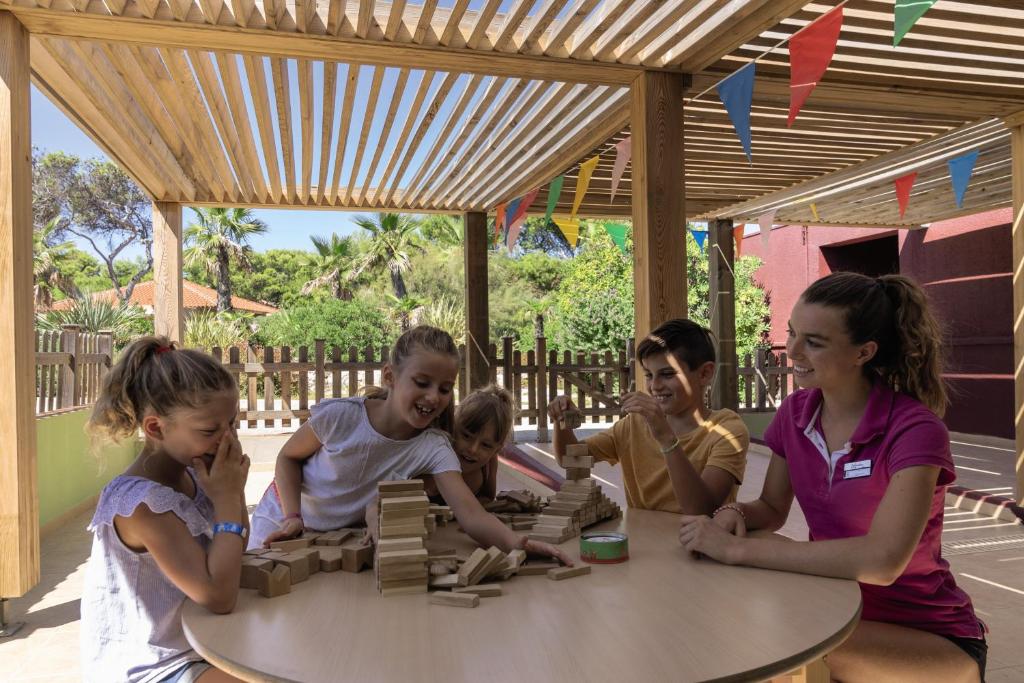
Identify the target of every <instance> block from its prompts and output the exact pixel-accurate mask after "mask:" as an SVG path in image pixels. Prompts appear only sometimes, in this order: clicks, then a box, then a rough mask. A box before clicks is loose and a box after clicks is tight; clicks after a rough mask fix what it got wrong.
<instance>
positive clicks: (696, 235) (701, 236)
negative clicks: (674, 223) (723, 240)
mask: <svg viewBox="0 0 1024 683" xmlns="http://www.w3.org/2000/svg"><path fill="white" fill-rule="evenodd" d="M690 234H691V235H693V239H694V240H696V242H697V246H698V247H700V253H702V254H703V253H704V241H705V240H707V238H708V231H707V230H691V231H690Z"/></svg>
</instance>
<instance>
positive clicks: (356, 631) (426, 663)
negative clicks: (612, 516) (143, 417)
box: [182, 510, 861, 683]
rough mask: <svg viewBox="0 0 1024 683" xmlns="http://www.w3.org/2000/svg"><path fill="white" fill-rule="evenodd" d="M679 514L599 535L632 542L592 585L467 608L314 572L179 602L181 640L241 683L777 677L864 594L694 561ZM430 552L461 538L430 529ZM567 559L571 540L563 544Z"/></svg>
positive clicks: (809, 656)
mask: <svg viewBox="0 0 1024 683" xmlns="http://www.w3.org/2000/svg"><path fill="white" fill-rule="evenodd" d="M677 527H678V517H677V516H676V515H671V514H668V513H659V512H648V511H640V510H629V511H628V513H627V518H626V519H624V520H616V521H614V522H609V523H605V524H602V525H600V526H598V527H595V528H602V529H618V530H620V531H625V532H626V533H628V534H629V544H630V556H631V557H630V560H629V561H627V562H624V563H622V564H613V565H594V567H593V572H592V573H591V574H590V575H589V576H581V577H577V578H573V579H568V580H565V581H558V582H556V581H550V580H549V579H547V577H545V576H543V575H541V576H520V577H514V578H512V579H511V580H509V581H506V582H505V583H504V584H503V589H504V595H502V596H501V597H497V598H484V599H482V600H481V602H480V606H479V607H477V608H475V609H464V608H458V607H445V606H441V605H432V604H430V603H429V602H428V600H427V596H426V595H409V596H397V597H388V598H383V597H380V596H379V595H378V594H377V591H376V589H375V587H374V577H373V572H372V571H364V572H362V573H360V574H349V573H344V572H333V573H330V574H324V573H318V574H315V575H314V576H313V577H311V578H310V579H309V580H308V581H306V582H303V583H300V584H297V585H295V586H292V593H291V594H289V595H286V596H282V597H279V598H273V599H266V598H262V597H260V596H259V595H258V594H257V593H256V592H255V591H250V590H243V591H242V592H241V594H240V595H239V599H238V606H237V607H236V608H235V611H234V612H233V613H232V614H229V615H216V614H212V613H210V612H208V611H206V610H205V609H203V608H201V607H198V606H197V605H195V604H194V603H191V602H187V603H186V605H185V608H184V611H183V616H182V622H183V624H184V627H185V635H186V636H187V637H188V640H189V642H190V643H191V644H192V646H193V647H195V649H196V651H198V652H199V653H200V654H201V655H203V656H204V657H205V658H206V659H207V660H208V661H210V662H211V663H213V664H214V665H216V666H218V667H220V668H222V669H224V670H225V671H228V672H230V673H232V674H234V675H235V676H238V677H240V678H243V679H246V680H250V681H265V680H270V681H310V682H311V681H358V682H359V683H363V682H366V681H394V682H396V683H411V682H413V681H438V682H441V683H460V682H462V681H487V682H489V683H490V682H492V681H510V682H514V683H539V682H541V681H588V682H589V681H623V682H628V681H644V682H645V683H647V682H653V681H674V682H678V681H708V680H715V681H719V680H721V681H726V680H761V679H766V678H769V677H771V676H775V675H780V674H784V673H786V672H788V671H790V670H792V669H795V668H798V667H800V666H803V665H804V664H806V663H808V662H810V661H812V660H814V659H816V658H818V657H820V656H821V655H823V654H825V653H827V652H828V651H830V650H831V649H832V648H834V647H835V646H836V645H838V644H839V643H841V642H842V641H843V640H844V639H845V638H846V636H848V635H849V634H850V632H851V631H852V630H853V628H854V627H855V626H856V623H857V620H858V617H859V615H860V604H861V600H860V590H859V589H858V587H857V584H856V583H855V582H853V581H845V580H839V579H825V578H819V577H812V576H803V575H799V574H789V573H784V572H773V571H765V570H760V569H750V568H745V567H728V566H724V565H720V564H718V563H716V562H714V561H711V560H707V559H703V560H696V559H693V558H691V557H690V556H689V555H688V554H687V553H686V552H685V551H684V550H683V548H682V547H681V546H680V545H679V541H678V540H677V534H676V531H677ZM428 545H430V546H436V547H444V546H447V547H452V546H455V547H457V548H458V549H459V553H460V555H468V553H469V552H470V550H471V549H472V547H473V544H472V542H471V541H470V540H469V539H468V538H467V537H466V536H465V535H464V534H461V533H459V532H457V531H456V530H455V528H454V527H453V526H448V527H441V528H439V529H438V533H437V534H435V536H434V537H433V538H432V539H430V541H429V542H428ZM564 547H565V548H568V549H570V550H571V552H572V554H573V555H574V556H575V557H578V556H579V550H578V548H579V540H578V539H573V540H571V541H568V542H566V543H565V544H564Z"/></svg>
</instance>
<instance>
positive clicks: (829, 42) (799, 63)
mask: <svg viewBox="0 0 1024 683" xmlns="http://www.w3.org/2000/svg"><path fill="white" fill-rule="evenodd" d="M842 27H843V6H842V5H839V6H838V7H836V8H835V9H833V10H831V11H830V12H828V13H827V14H823V15H822V16H820V17H818V18H817V19H816V20H815V21H814V22H813V23H811V24H808V25H807V26H805V27H804V28H803V29H801V30H800V31H799V32H797V33H795V34H794V35H793V37H792V38H790V39H789V121H788V124H787V125H789V126H792V125H793V121H795V120H796V115H797V113H799V111H800V108H801V107H803V106H804V102H806V101H807V98H808V97H810V95H811V91H812V90H814V86H816V85H818V81H819V80H821V77H822V76H823V75H824V74H825V70H826V69H828V65H829V62H831V61H832V55H834V54H835V51H836V42H837V41H838V40H839V31H840V30H841V29H842Z"/></svg>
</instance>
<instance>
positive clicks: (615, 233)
mask: <svg viewBox="0 0 1024 683" xmlns="http://www.w3.org/2000/svg"><path fill="white" fill-rule="evenodd" d="M604 229H605V230H607V231H608V236H609V237H611V238H612V242H615V244H616V245H618V247H619V249H620V250H621V251H622V253H623V254H625V253H626V231H627V230H629V228H628V227H627V226H626V225H625V224H623V223H605V224H604Z"/></svg>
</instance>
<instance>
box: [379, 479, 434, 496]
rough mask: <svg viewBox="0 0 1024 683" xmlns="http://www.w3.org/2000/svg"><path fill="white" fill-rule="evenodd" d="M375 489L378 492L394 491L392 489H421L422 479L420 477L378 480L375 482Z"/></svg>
mask: <svg viewBox="0 0 1024 683" xmlns="http://www.w3.org/2000/svg"><path fill="white" fill-rule="evenodd" d="M377 490H378V491H380V492H385V491H386V492H388V493H391V492H394V491H422V490H423V480H422V479H404V480H402V481H379V482H377Z"/></svg>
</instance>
